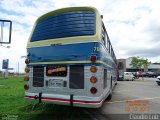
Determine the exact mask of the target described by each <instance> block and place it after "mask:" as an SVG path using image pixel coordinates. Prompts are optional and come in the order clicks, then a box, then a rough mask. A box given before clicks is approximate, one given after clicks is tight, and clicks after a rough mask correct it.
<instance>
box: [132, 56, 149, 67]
mask: <svg viewBox="0 0 160 120" xmlns="http://www.w3.org/2000/svg"><path fill="white" fill-rule="evenodd" d="M149 64H151V62H150V61H148V59H144V58H140V57H139V56H137V57H132V60H131V63H130V65H131V66H132V67H133V68H137V69H140V68H141V67H142V66H148V65H149Z"/></svg>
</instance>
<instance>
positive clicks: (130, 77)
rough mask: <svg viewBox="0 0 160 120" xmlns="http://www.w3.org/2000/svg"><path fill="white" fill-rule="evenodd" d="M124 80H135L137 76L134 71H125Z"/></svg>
mask: <svg viewBox="0 0 160 120" xmlns="http://www.w3.org/2000/svg"><path fill="white" fill-rule="evenodd" d="M123 79H124V80H132V81H133V80H134V79H135V76H134V75H133V73H132V72H124V76H123Z"/></svg>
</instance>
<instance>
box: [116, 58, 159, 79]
mask: <svg viewBox="0 0 160 120" xmlns="http://www.w3.org/2000/svg"><path fill="white" fill-rule="evenodd" d="M131 61H132V57H129V58H127V59H117V65H118V72H119V75H120V76H121V75H123V73H124V72H133V73H135V72H137V71H139V69H136V68H133V67H132V66H131V65H130V63H131ZM141 71H142V72H154V73H157V74H159V73H160V63H151V64H150V65H149V66H142V68H141Z"/></svg>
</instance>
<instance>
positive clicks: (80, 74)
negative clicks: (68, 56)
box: [69, 65, 84, 89]
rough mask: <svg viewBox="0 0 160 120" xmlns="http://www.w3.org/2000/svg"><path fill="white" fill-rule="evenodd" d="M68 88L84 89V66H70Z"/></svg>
mask: <svg viewBox="0 0 160 120" xmlns="http://www.w3.org/2000/svg"><path fill="white" fill-rule="evenodd" d="M69 88H72V89H84V66H83V65H72V66H70V78H69Z"/></svg>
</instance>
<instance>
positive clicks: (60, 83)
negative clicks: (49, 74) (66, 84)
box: [49, 80, 63, 87]
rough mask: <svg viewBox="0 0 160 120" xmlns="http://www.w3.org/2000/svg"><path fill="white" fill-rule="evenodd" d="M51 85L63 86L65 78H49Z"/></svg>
mask: <svg viewBox="0 0 160 120" xmlns="http://www.w3.org/2000/svg"><path fill="white" fill-rule="evenodd" d="M49 87H63V80H49Z"/></svg>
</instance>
